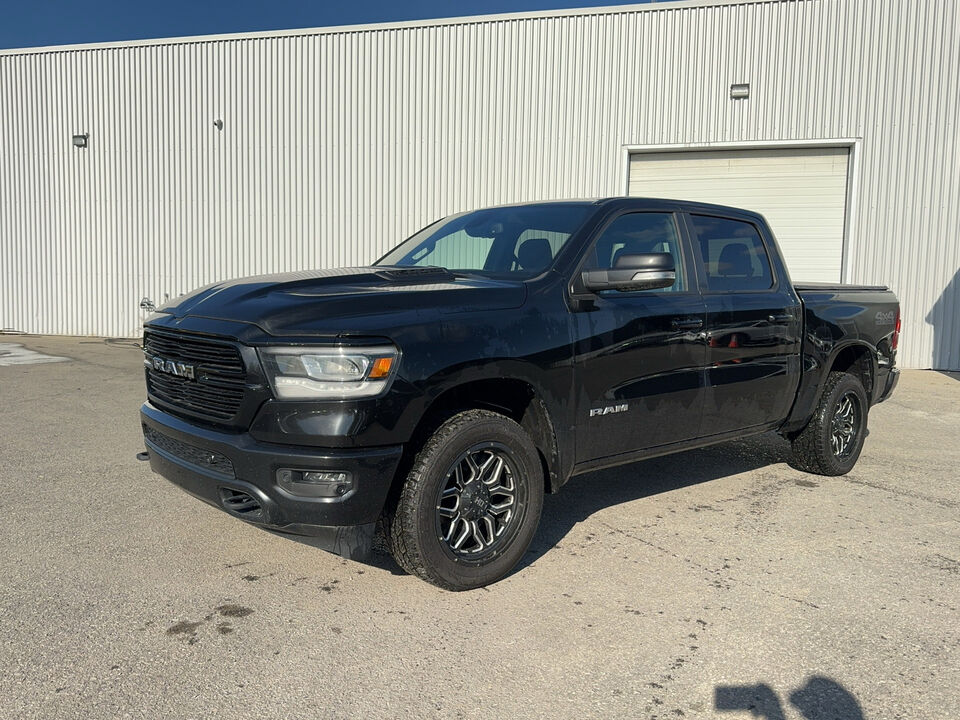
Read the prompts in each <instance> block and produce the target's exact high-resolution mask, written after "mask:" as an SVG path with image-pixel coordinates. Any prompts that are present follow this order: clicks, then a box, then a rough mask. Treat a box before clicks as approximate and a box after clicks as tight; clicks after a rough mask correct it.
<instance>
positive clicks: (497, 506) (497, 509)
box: [490, 497, 513, 515]
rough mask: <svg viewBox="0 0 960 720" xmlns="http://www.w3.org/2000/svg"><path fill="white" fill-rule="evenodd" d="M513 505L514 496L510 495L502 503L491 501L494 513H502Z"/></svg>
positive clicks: (491, 510)
mask: <svg viewBox="0 0 960 720" xmlns="http://www.w3.org/2000/svg"><path fill="white" fill-rule="evenodd" d="M512 507H513V497H509V498H507V499H506V500H504V501H503V502H501V503H491V505H490V512H491V513H493V514H494V515H502V514H503V513H505V512H506V511H507V510H509V509H510V508H512Z"/></svg>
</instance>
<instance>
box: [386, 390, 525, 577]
mask: <svg viewBox="0 0 960 720" xmlns="http://www.w3.org/2000/svg"><path fill="white" fill-rule="evenodd" d="M486 446H489V447H490V448H494V447H495V448H496V451H497V452H498V453H499V454H501V455H502V456H503V458H504V462H506V463H509V465H510V469H511V478H513V483H514V485H515V486H516V489H517V494H516V498H515V503H516V507H515V512H516V513H517V515H515V516H511V517H512V520H511V522H515V523H516V526H515V527H514V526H512V525H510V526H509V529H510V535H506V534H504V535H503V536H502V542H503V546H502V547H498V546H497V544H496V542H499V541H496V542H494V543H493V544H492V545H491V548H490V550H489V551H488V552H489V553H492V554H491V555H489V556H488V557H483V559H482V560H472V559H471V558H469V557H463V556H457V551H456V550H454V549H452V548H451V547H450V544H449V542H448V541H445V539H444V538H443V537H442V536H441V534H440V533H439V532H438V530H439V528H440V525H439V523H442V522H443V520H442V519H440V518H439V516H438V512H439V504H440V502H441V501H440V500H439V499H438V498H439V497H440V494H441V493H442V492H443V488H444V487H446V486H449V483H450V478H451V477H452V475H451V473H452V472H453V470H454V468H455V466H456V465H457V463H458V458H462V456H463V455H464V454H465V453H468V452H471V451H473V449H475V448H485V447H486ZM481 451H482V450H481ZM521 487H522V492H521V491H520V490H521ZM543 492H544V475H543V466H542V465H541V462H540V456H539V454H538V452H537V449H536V447H534V444H533V442H532V441H531V440H530V437H529V435H527V433H526V432H525V431H524V430H523V428H521V427H520V425H518V424H517V423H516V422H514V421H513V420H511V419H510V418H508V417H506V416H504V415H500V414H498V413H495V412H491V411H489V410H479V409H475V410H467V411H464V412H461V413H458V414H456V415H454V416H453V417H451V418H450V419H449V420H447V421H446V422H444V423H443V424H442V425H441V426H440V427H439V428H438V429H437V430H436V432H434V433H433V435H432V436H431V437H430V438H429V439H428V440H427V441H426V442H425V443H424V445H423V447H422V448H421V449H420V451H419V452H418V453H417V455H416V457H415V458H414V460H413V463H412V465H411V468H410V471H409V472H408V474H407V476H406V479H405V481H404V484H403V487H402V489H401V491H400V495H399V499H398V500H397V503H396V505H395V507H394V508H393V509H392V510H391V511H390V512H389V514H388V517H387V518H386V519H387V538H388V540H389V544H390V550H391V553H392V554H393V557H394V558H395V559H396V561H397V563H398V564H399V565H400V567H402V568H403V569H404V570H406V571H407V572H408V573H410V574H411V575H416V576H417V577H419V578H421V579H423V580H426V581H427V582H429V583H431V584H433V585H436V586H437V587H441V588H444V589H446V590H470V589H473V588H479V587H483V586H484V585H489V584H490V583H493V582H496V581H497V580H500V579H501V578H503V577H504V576H505V575H507V574H508V573H509V572H510V571H511V570H513V568H514V567H515V566H516V565H517V563H518V562H519V561H520V559H521V558H522V557H523V555H524V554H525V553H526V551H527V549H528V548H529V546H530V542H531V541H532V540H533V536H534V534H535V533H536V530H537V525H538V523H539V522H540V511H541V509H542V507H543ZM460 502H461V500H460V498H458V499H457V505H458V507H459V505H460Z"/></svg>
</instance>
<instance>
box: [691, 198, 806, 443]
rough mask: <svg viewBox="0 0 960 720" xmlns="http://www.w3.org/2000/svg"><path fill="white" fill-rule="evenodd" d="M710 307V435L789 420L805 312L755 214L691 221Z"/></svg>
mask: <svg viewBox="0 0 960 720" xmlns="http://www.w3.org/2000/svg"><path fill="white" fill-rule="evenodd" d="M686 221H687V226H688V228H689V231H690V236H691V238H692V240H693V246H694V255H695V256H696V261H697V265H698V274H699V276H700V278H701V290H702V293H703V300H704V303H705V306H706V326H705V332H706V365H707V369H706V388H705V392H704V405H703V428H704V431H703V434H704V435H714V434H719V433H724V432H730V431H735V430H740V429H746V428H756V427H758V426H773V425H776V424H779V423H780V422H782V421H783V419H784V418H786V416H787V414H788V413H789V411H790V407H791V405H792V404H793V400H794V398H795V396H796V390H797V385H798V383H799V379H800V344H801V329H802V313H801V307H800V298H799V297H798V296H797V294H796V292H795V291H794V289H793V286H792V285H791V284H790V281H789V278H788V277H787V275H786V270H785V269H784V268H783V265H782V263H780V262H779V255H778V254H777V251H776V246H775V244H774V242H773V239H772V238H771V237H769V236H768V235H767V234H766V228H765V227H764V226H763V225H762V224H761V223H759V222H757V220H756V218H753V217H751V216H749V215H747V216H737V215H736V214H731V215H727V214H725V213H717V214H714V213H694V212H691V213H689V214H687V215H686Z"/></svg>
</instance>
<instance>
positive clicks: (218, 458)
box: [143, 425, 236, 477]
mask: <svg viewBox="0 0 960 720" xmlns="http://www.w3.org/2000/svg"><path fill="white" fill-rule="evenodd" d="M143 437H144V439H146V440H147V442H149V443H150V444H151V445H153V446H154V447H157V448H160V449H161V450H165V451H166V452H168V453H170V454H171V455H174V456H176V457H178V458H180V459H181V460H186V461H187V462H188V463H192V464H193V465H198V466H200V467H202V468H209V469H210V470H214V471H216V472H218V473H220V474H221V475H227V476H229V477H235V476H236V473H235V472H234V469H233V463H232V462H230V458H228V457H226V456H225V455H221V454H220V453H216V452H213V451H211V450H204V449H203V448H198V447H196V446H195V445H188V444H187V443H185V442H180V441H179V440H177V439H176V438H172V437H170V436H169V435H164V434H163V433H161V432H157V431H156V430H154V429H153V428H152V427H150V426H149V425H144V426H143Z"/></svg>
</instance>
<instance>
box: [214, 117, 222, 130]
mask: <svg viewBox="0 0 960 720" xmlns="http://www.w3.org/2000/svg"><path fill="white" fill-rule="evenodd" d="M213 126H214V127H215V128H216V129H217V130H223V120H220V119H219V118H218V119H216V120H214V121H213Z"/></svg>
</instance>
